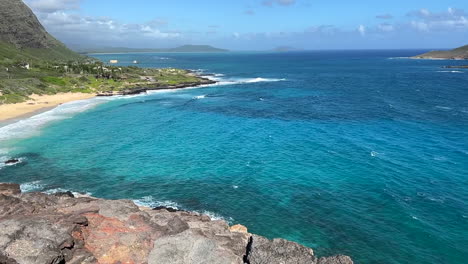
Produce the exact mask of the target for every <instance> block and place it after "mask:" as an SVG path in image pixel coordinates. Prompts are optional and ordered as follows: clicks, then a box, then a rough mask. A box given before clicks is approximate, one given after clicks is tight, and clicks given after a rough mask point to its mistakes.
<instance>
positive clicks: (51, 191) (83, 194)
mask: <svg viewBox="0 0 468 264" xmlns="http://www.w3.org/2000/svg"><path fill="white" fill-rule="evenodd" d="M64 192H71V193H72V194H73V196H75V197H76V198H80V197H91V196H92V193H90V192H75V191H70V190H67V189H63V188H55V189H49V190H46V191H43V193H45V194H49V195H50V194H56V193H64Z"/></svg>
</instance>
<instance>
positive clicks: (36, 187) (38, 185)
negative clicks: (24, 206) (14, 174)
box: [20, 181, 44, 193]
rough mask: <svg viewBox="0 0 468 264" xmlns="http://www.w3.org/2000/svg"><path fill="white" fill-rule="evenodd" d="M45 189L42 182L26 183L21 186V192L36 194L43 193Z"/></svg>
mask: <svg viewBox="0 0 468 264" xmlns="http://www.w3.org/2000/svg"><path fill="white" fill-rule="evenodd" d="M43 188H44V184H43V183H42V182H41V181H33V182H26V183H22V184H20V189H21V192H24V193H27V192H34V191H41V190H42V189H43Z"/></svg>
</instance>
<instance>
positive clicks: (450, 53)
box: [413, 45, 468, 60]
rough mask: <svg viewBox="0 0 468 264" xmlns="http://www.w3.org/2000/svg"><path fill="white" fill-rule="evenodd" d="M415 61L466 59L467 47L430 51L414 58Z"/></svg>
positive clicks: (467, 57)
mask: <svg viewBox="0 0 468 264" xmlns="http://www.w3.org/2000/svg"><path fill="white" fill-rule="evenodd" d="M413 58H416V59H465V60H467V59H468V45H465V46H462V47H459V48H456V49H453V50H442V51H437V50H435V51H431V52H428V53H424V54H421V55H417V56H414V57H413Z"/></svg>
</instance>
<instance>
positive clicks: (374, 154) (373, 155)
mask: <svg viewBox="0 0 468 264" xmlns="http://www.w3.org/2000/svg"><path fill="white" fill-rule="evenodd" d="M370 154H371V156H372V157H377V156H378V155H379V153H378V152H377V151H371V153H370Z"/></svg>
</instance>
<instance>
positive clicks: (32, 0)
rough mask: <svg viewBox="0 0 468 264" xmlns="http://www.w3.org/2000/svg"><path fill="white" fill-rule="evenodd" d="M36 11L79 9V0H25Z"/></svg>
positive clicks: (50, 11)
mask: <svg viewBox="0 0 468 264" xmlns="http://www.w3.org/2000/svg"><path fill="white" fill-rule="evenodd" d="M26 3H27V4H29V6H30V7H31V8H32V9H34V10H35V11H38V12H45V13H53V12H57V11H59V10H73V9H79V8H80V3H81V0H26Z"/></svg>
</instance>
